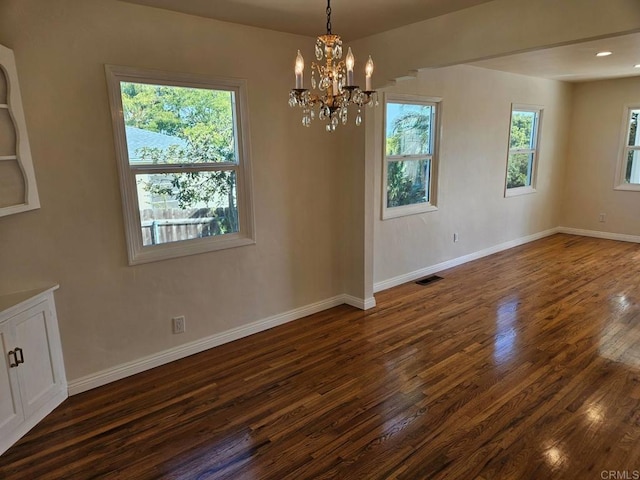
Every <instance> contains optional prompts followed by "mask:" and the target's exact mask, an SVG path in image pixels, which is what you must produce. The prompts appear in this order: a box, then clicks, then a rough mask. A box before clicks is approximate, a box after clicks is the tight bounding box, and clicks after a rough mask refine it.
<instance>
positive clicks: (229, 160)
mask: <svg viewBox="0 0 640 480" xmlns="http://www.w3.org/2000/svg"><path fill="white" fill-rule="evenodd" d="M107 78H108V83H109V96H110V100H111V112H112V118H113V127H114V135H115V141H116V151H117V152H116V153H117V156H118V167H119V173H120V186H121V190H122V199H123V210H124V217H125V229H126V235H127V246H128V252H129V264H130V265H133V264H137V263H145V262H151V261H155V260H162V259H166V258H173V257H179V256H183V255H192V254H195V253H202V252H207V251H211V250H219V249H222V248H230V247H237V246H241V245H248V244H252V243H255V241H254V239H253V217H252V208H251V191H250V185H251V177H250V169H249V167H250V164H249V148H248V136H249V130H248V123H247V113H246V103H245V102H246V100H245V98H246V93H245V83H244V81H242V80H232V79H218V78H213V79H211V78H203V77H198V76H192V75H182V74H174V73H163V72H157V71H149V70H141V69H133V68H128V67H115V66H107Z"/></svg>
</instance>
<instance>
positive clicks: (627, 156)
mask: <svg viewBox="0 0 640 480" xmlns="http://www.w3.org/2000/svg"><path fill="white" fill-rule="evenodd" d="M624 113H625V115H624V123H623V127H622V132H623V135H624V136H623V138H622V148H621V149H620V150H621V153H620V160H619V162H618V169H617V170H618V171H617V174H616V186H615V188H616V189H618V190H640V132H639V131H638V115H640V106H638V105H636V106H631V107H626V108H625V112H624Z"/></svg>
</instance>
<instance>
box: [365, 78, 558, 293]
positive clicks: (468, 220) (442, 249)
mask: <svg viewBox="0 0 640 480" xmlns="http://www.w3.org/2000/svg"><path fill="white" fill-rule="evenodd" d="M386 92H389V93H405V94H416V95H423V96H429V97H441V98H442V102H441V114H442V116H441V122H442V123H441V125H442V127H441V142H440V151H439V157H440V158H439V162H440V172H439V189H438V210H437V211H434V212H426V213H422V214H418V215H410V216H405V217H399V218H393V219H387V220H380V209H381V199H380V197H381V191H382V188H381V173H382V155H383V152H382V151H381V146H382V144H383V143H382V140H381V139H380V135H381V133H382V131H383V129H382V115H383V111H382V110H383V109H379V110H378V111H377V112H376V115H375V123H376V125H377V126H376V127H375V128H376V131H377V132H380V134H379V135H378V136H377V140H376V141H375V147H376V148H375V153H374V157H375V185H376V186H377V188H375V207H374V208H375V213H374V215H375V216H374V232H375V233H374V251H375V258H374V282H376V283H378V282H382V281H385V280H389V279H392V278H394V277H397V276H400V275H405V274H409V273H410V272H413V271H416V270H420V269H424V268H427V267H430V266H433V265H435V264H437V263H440V262H443V261H446V260H449V259H452V258H456V257H461V256H463V255H466V254H470V253H474V252H477V251H480V250H482V249H486V248H489V247H492V246H495V245H498V244H501V243H504V242H508V241H512V240H515V239H518V238H521V237H525V236H528V235H532V234H535V233H539V232H542V231H544V230H547V229H551V228H554V227H557V226H558V225H559V222H560V215H559V208H558V206H559V205H560V199H561V195H562V183H563V180H564V163H565V156H566V145H567V141H566V140H567V135H568V126H569V116H570V103H571V86H570V85H569V84H566V83H562V82H556V81H551V80H543V79H537V78H532V77H525V76H522V75H515V74H509V73H503V72H497V71H492V70H486V69H482V68H477V67H470V66H456V67H446V68H442V69H436V70H429V71H423V72H422V73H420V74H419V76H418V77H417V78H416V79H413V80H407V81H405V82H401V83H399V84H398V85H397V86H395V87H392V88H388V89H386ZM512 103H524V104H530V105H539V106H542V107H543V108H544V112H543V120H542V130H541V137H540V144H539V145H540V151H539V158H538V175H537V192H536V193H533V194H529V195H522V196H517V197H509V198H505V197H504V184H505V171H506V161H507V149H508V139H509V122H510V113H511V104H512ZM454 232H457V233H458V234H459V238H460V240H459V242H457V243H453V234H454Z"/></svg>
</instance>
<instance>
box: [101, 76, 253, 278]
mask: <svg viewBox="0 0 640 480" xmlns="http://www.w3.org/2000/svg"><path fill="white" fill-rule="evenodd" d="M105 70H106V75H107V85H108V90H109V100H110V105H111V119H112V122H113V133H114V139H115V146H116V156H117V159H118V162H117V164H118V173H119V176H120V191H121V194H122V209H123V214H124V223H125V233H126V240H127V251H128V258H129V265H137V264H141V263H148V262H154V261H159V260H165V259H169V258H176V257H182V256H187V255H195V254H199V253H204V252H211V251H215V250H221V249H226V248H233V247H239V246H244V245H251V244H255V243H256V241H255V234H254V232H255V226H254V219H253V200H252V191H251V190H252V188H251V187H252V185H251V153H250V147H249V114H248V106H247V85H246V80H242V79H233V78H223V77H208V76H201V75H193V74H186V73H174V72H162V71H157V70H149V69H142V68H133V67H123V66H116V65H105ZM121 82H132V83H147V84H152V85H167V86H176V87H193V88H206V89H212V90H227V91H232V92H234V93H235V111H234V112H233V114H234V117H235V119H236V121H235V123H236V142H237V151H238V154H237V157H238V163H218V164H215V165H213V164H210V163H209V164H206V166H204V167H203V166H198V165H193V164H177V165H173V164H172V165H171V166H170V167H168V166H167V165H161V166H159V165H151V166H149V165H145V166H137V165H136V166H132V165H130V163H129V154H128V150H127V140H126V135H125V124H124V117H123V108H122V96H121V91H120V83H121ZM221 170H224V171H230V170H233V171H234V172H235V174H236V182H237V205H238V220H239V231H238V232H236V233H228V234H224V235H213V236H210V237H204V238H194V239H189V240H181V241H176V242H168V243H161V244H157V245H147V246H144V245H143V243H142V232H141V228H140V225H141V224H140V209H139V206H138V192H137V188H136V178H135V175H136V173H138V174H140V173H178V172H186V171H221Z"/></svg>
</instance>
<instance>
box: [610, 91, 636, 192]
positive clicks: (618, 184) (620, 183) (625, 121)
mask: <svg viewBox="0 0 640 480" xmlns="http://www.w3.org/2000/svg"><path fill="white" fill-rule="evenodd" d="M632 110H640V103H634V104H629V105H625V106H624V113H623V117H622V128H621V129H620V132H621V133H620V137H621V138H620V152H619V153H618V163H617V165H616V177H615V182H614V185H613V188H614V190H628V191H635V192H639V191H640V184H637V183H627V181H626V179H625V174H626V171H627V155H628V154H629V151H631V150H638V151H640V146H629V145H628V143H629V130H630V128H631V127H630V121H631V111H632Z"/></svg>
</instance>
